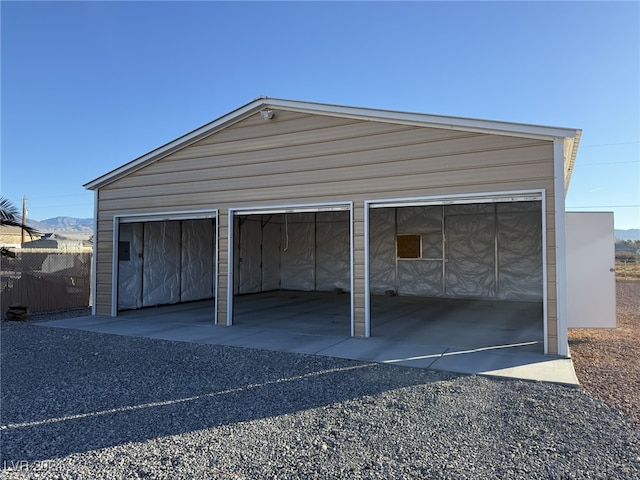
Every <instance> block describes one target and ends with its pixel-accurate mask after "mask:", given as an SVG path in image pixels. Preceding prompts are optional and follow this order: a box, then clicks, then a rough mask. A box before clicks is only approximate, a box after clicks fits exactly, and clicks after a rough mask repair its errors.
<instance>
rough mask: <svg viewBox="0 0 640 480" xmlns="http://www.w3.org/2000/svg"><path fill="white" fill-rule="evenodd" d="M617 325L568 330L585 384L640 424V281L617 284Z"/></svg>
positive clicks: (576, 362) (577, 365)
mask: <svg viewBox="0 0 640 480" xmlns="http://www.w3.org/2000/svg"><path fill="white" fill-rule="evenodd" d="M616 306H617V322H618V327H617V328H616V329H572V330H569V347H570V349H571V357H572V358H573V363H574V366H575V369H576V374H577V375H578V379H579V380H580V384H581V385H582V388H584V389H585V390H587V391H588V392H590V393H591V394H593V395H594V396H596V397H598V398H600V399H602V400H604V401H605V402H606V403H607V404H608V405H610V406H611V407H614V408H615V409H617V410H618V411H620V412H622V413H623V414H625V415H627V416H629V417H630V418H632V419H633V420H634V421H635V422H636V426H637V427H640V282H618V283H617V284H616Z"/></svg>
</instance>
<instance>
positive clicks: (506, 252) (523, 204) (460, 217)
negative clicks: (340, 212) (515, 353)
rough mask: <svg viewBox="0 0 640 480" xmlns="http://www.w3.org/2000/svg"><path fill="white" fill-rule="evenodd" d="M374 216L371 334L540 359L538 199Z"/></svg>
mask: <svg viewBox="0 0 640 480" xmlns="http://www.w3.org/2000/svg"><path fill="white" fill-rule="evenodd" d="M369 207H370V208H369V211H368V239H369V244H368V260H369V268H368V273H369V275H368V281H369V292H368V293H369V302H370V303H369V312H370V329H371V334H372V335H375V336H385V337H391V338H397V339H399V340H400V339H406V338H409V337H412V338H414V339H417V338H419V337H421V338H420V340H421V341H422V342H427V343H442V342H445V343H447V344H452V345H459V344H462V345H463V346H467V347H474V348H476V347H486V346H488V345H487V344H488V343H490V344H492V345H493V344H494V343H500V342H507V343H523V342H532V343H535V344H536V347H535V348H536V351H537V349H539V350H540V351H542V350H543V348H544V319H543V301H544V300H543V291H544V289H543V282H544V278H543V277H544V276H543V235H542V232H543V216H542V197H541V195H529V194H528V195H522V196H513V195H510V196H498V197H493V198H473V199H464V198H463V199H458V200H452V199H446V200H442V201H438V200H429V201H424V202H415V201H407V202H398V201H394V202H393V203H392V202H387V203H385V202H379V203H374V204H371V205H369ZM491 332H493V333H491ZM492 335H493V338H492Z"/></svg>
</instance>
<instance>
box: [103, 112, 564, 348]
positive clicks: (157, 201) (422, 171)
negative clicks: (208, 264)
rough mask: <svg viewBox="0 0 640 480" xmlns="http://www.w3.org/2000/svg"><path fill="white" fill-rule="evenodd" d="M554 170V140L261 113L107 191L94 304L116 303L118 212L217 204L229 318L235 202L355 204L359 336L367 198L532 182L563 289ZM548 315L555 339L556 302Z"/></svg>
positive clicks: (221, 314) (221, 307)
mask: <svg viewBox="0 0 640 480" xmlns="http://www.w3.org/2000/svg"><path fill="white" fill-rule="evenodd" d="M553 177H554V169H553V143H552V142H551V141H543V140H533V139H529V138H518V137H512V136H500V135H489V134H478V133H470V132H461V131H455V130H454V129H447V128H443V129H436V128H426V127H415V126H407V125H398V124H391V123H388V124H387V123H383V122H366V121H355V120H353V119H346V118H337V117H330V116H323V115H308V114H301V113H293V112H285V111H275V117H274V119H273V120H271V121H264V120H263V119H262V118H261V117H260V115H259V114H255V115H252V116H250V117H248V118H246V119H244V120H242V121H240V122H238V123H236V124H235V125H232V126H230V127H228V128H226V129H224V130H222V131H219V132H217V133H214V134H213V135H211V136H209V137H207V138H205V139H202V140H200V141H198V142H197V143H194V144H193V145H191V146H188V147H186V148H184V149H182V150H180V151H178V152H175V153H173V154H171V155H168V156H167V157H165V158H163V159H160V160H158V161H156V162H155V163H152V164H150V165H147V166H145V167H143V168H141V169H139V170H137V171H135V172H133V173H131V174H129V175H127V176H125V177H124V178H121V179H119V180H116V181H114V182H113V183H111V184H109V185H107V186H105V187H103V188H102V189H101V190H100V192H99V217H98V238H97V240H98V252H99V253H98V285H97V293H98V294H97V296H96V299H97V309H98V312H99V313H103V312H106V313H108V310H109V309H110V298H109V297H110V294H111V273H110V271H111V236H112V219H113V215H116V214H118V215H122V214H126V213H154V212H167V211H191V210H210V209H212V208H218V209H219V210H220V214H221V215H220V219H219V228H220V232H219V233H220V242H219V248H220V252H219V253H220V266H219V272H218V302H219V303H218V321H219V323H222V324H224V323H225V322H226V280H227V265H226V263H227V262H226V260H227V258H226V257H227V250H226V249H227V241H228V232H227V216H226V211H227V209H228V208H230V207H243V206H245V207H257V206H270V205H283V204H304V203H324V202H341V201H353V202H355V211H354V214H355V224H354V234H355V237H354V254H355V259H356V262H355V272H356V275H355V278H354V282H355V293H356V297H355V298H356V330H357V333H359V334H362V332H363V331H364V296H363V295H362V294H363V292H364V277H363V270H362V265H363V263H364V223H363V208H364V207H363V205H364V201H365V200H373V199H385V198H403V197H414V196H437V195H449V194H466V193H478V192H499V191H510V190H525V189H546V191H547V198H546V205H547V212H546V222H547V232H546V234H547V259H548V264H549V268H548V269H547V271H548V284H547V290H548V291H555V275H553V274H552V272H553V268H552V266H555V247H554V244H555V240H554V238H555V231H554V225H555V222H554V212H553V208H554V202H553V198H554V191H553V185H554V178H553ZM361 299H362V300H361ZM548 314H549V319H550V322H549V339H550V340H551V337H552V336H555V335H556V330H555V328H554V327H553V326H552V323H553V324H554V325H555V321H556V320H555V319H556V318H557V315H556V312H555V303H554V304H551V303H550V304H549V309H548ZM550 345H553V343H552V342H550Z"/></svg>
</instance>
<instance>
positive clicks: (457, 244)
mask: <svg viewBox="0 0 640 480" xmlns="http://www.w3.org/2000/svg"><path fill="white" fill-rule="evenodd" d="M444 225H445V239H446V266H445V295H446V296H447V297H455V298H470V297H473V298H493V297H495V294H496V275H495V274H496V271H495V262H496V256H495V253H496V252H495V251H496V246H495V233H496V225H495V215H494V214H487V213H481V214H475V215H471V214H463V215H448V214H447V215H446V216H445V221H444Z"/></svg>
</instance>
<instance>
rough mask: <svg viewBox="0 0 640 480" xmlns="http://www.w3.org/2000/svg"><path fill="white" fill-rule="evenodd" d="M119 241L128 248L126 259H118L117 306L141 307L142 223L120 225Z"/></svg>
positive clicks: (122, 307)
mask: <svg viewBox="0 0 640 480" xmlns="http://www.w3.org/2000/svg"><path fill="white" fill-rule="evenodd" d="M119 240H120V242H123V243H124V244H125V246H126V249H128V252H127V253H128V255H127V258H128V259H125V260H123V259H119V261H118V308H119V309H122V310H127V309H134V308H140V307H142V265H143V257H142V247H143V246H142V224H141V223H124V224H122V225H120V238H119Z"/></svg>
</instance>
